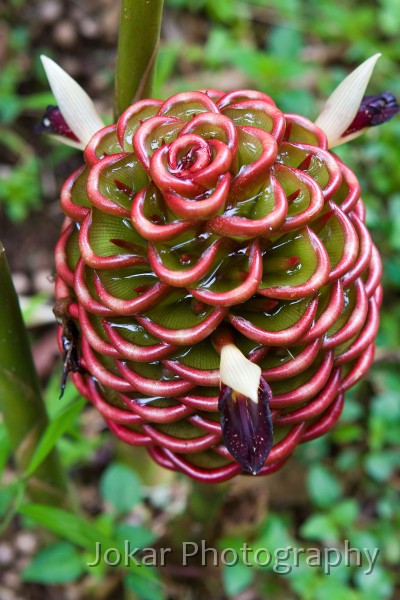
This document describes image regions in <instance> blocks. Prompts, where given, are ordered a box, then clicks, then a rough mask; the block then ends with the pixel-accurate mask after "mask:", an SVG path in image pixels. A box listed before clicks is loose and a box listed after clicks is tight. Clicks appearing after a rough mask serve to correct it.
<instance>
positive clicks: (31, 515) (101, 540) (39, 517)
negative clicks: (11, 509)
mask: <svg viewBox="0 0 400 600" xmlns="http://www.w3.org/2000/svg"><path fill="white" fill-rule="evenodd" d="M18 512H19V513H20V514H21V515H23V516H24V517H27V518H28V519H31V520H32V521H34V522H36V523H38V524H39V525H42V526H43V527H45V528H46V529H48V530H50V531H51V532H53V533H55V534H56V535H58V536H60V537H62V538H64V539H65V540H68V541H69V542H72V543H73V544H76V545H77V546H80V547H82V548H85V549H86V550H89V552H90V553H91V556H92V557H93V559H94V555H95V554H96V553H97V552H98V549H101V556H104V555H105V554H106V553H107V551H111V550H112V551H113V552H114V553H115V552H119V553H120V554H121V557H123V558H124V560H125V559H127V555H125V548H124V546H123V545H122V544H120V543H119V541H118V540H117V539H112V538H111V537H109V536H108V535H106V534H104V532H103V531H102V530H101V529H100V528H99V527H97V526H96V525H94V524H93V523H91V522H90V521H87V520H85V519H82V518H81V517H78V516H77V515H74V514H71V513H69V512H67V511H64V510H61V509H59V508H54V507H52V506H48V505H44V504H25V505H24V506H21V507H20V508H19V509H18ZM99 544H100V546H99ZM110 549H111V550H110ZM89 562H93V560H91V561H89ZM129 568H130V569H131V571H132V572H135V577H136V578H138V579H141V580H143V586H146V585H150V584H152V583H153V582H154V581H157V579H156V576H155V571H154V570H153V569H149V568H148V567H147V566H145V565H140V564H139V565H138V564H136V563H135V561H134V560H131V561H130V562H129Z"/></svg>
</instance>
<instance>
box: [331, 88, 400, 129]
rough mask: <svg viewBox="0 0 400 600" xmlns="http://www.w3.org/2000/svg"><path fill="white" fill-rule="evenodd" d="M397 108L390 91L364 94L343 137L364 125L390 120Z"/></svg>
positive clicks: (371, 125) (397, 110)
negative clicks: (370, 94) (373, 94)
mask: <svg viewBox="0 0 400 600" xmlns="http://www.w3.org/2000/svg"><path fill="white" fill-rule="evenodd" d="M399 110H400V107H399V105H398V104H397V100H396V98H395V97H394V96H393V94H391V93H390V92H385V93H384V94H378V95H376V96H364V98H363V99H362V102H361V105H360V108H359V110H358V112H357V114H356V116H355V118H354V120H353V121H352V122H351V123H350V125H349V127H348V128H347V129H346V131H345V132H344V133H343V137H344V136H346V135H349V134H350V133H354V132H355V131H360V130H361V129H364V128H365V127H373V126H374V125H380V124H381V123H385V121H390V119H391V118H392V117H393V116H394V115H395V114H397V113H398V112H399Z"/></svg>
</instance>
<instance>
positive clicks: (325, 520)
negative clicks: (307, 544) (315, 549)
mask: <svg viewBox="0 0 400 600" xmlns="http://www.w3.org/2000/svg"><path fill="white" fill-rule="evenodd" d="M338 534H339V532H338V528H337V526H336V523H335V522H334V521H333V520H332V519H331V518H330V517H329V516H327V515H323V514H315V515H311V517H309V518H308V519H307V520H306V521H305V523H303V525H302V526H301V528H300V535H301V536H302V537H303V538H305V539H306V540H320V541H321V542H327V541H329V542H330V541H335V540H337V538H338Z"/></svg>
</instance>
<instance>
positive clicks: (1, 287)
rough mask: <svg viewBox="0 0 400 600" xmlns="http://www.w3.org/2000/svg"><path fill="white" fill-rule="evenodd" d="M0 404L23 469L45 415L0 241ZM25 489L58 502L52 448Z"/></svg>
mask: <svg viewBox="0 0 400 600" xmlns="http://www.w3.org/2000/svg"><path fill="white" fill-rule="evenodd" d="M0 410H1V412H2V414H3V420H4V424H5V427H6V430H7V434H8V437H9V440H10V445H11V448H12V450H13V451H14V453H15V460H16V464H17V467H18V469H19V471H20V472H21V473H23V472H24V471H25V469H26V468H27V466H28V464H29V462H30V459H31V457H32V455H33V452H34V451H35V448H36V446H37V444H38V441H39V439H40V437H41V435H42V433H43V431H44V430H45V428H46V426H47V422H48V421H47V414H46V409H45V406H44V403H43V400H42V396H41V392H40V384H39V380H38V376H37V373H36V370H35V367H34V364H33V360H32V354H31V350H30V346H29V340H28V333H27V331H26V328H25V326H24V322H23V320H22V315H21V310H20V307H19V302H18V297H17V294H16V292H15V289H14V286H13V283H12V279H11V275H10V270H9V268H8V263H7V259H6V254H5V251H4V248H3V246H2V244H1V242H0ZM27 491H28V493H29V495H30V497H31V498H32V500H34V501H35V502H41V503H47V504H58V505H60V504H62V503H64V504H65V503H66V502H67V494H66V491H67V488H66V480H65V477H64V472H63V470H62V468H61V464H60V462H59V459H58V455H57V454H56V452H55V451H53V452H51V453H50V454H49V456H48V457H47V458H46V459H45V460H44V461H43V463H42V464H41V465H40V467H39V468H38V469H37V471H36V472H35V473H34V474H33V476H32V477H31V478H30V480H29V482H28V486H27Z"/></svg>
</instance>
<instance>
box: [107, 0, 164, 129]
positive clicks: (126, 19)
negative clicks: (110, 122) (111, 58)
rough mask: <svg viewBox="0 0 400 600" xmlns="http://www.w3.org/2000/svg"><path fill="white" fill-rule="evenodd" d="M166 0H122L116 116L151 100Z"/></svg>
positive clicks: (116, 85) (116, 78)
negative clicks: (138, 101)
mask: <svg viewBox="0 0 400 600" xmlns="http://www.w3.org/2000/svg"><path fill="white" fill-rule="evenodd" d="M162 9H163V0H122V2H121V18H120V25H119V37H118V55H117V66H116V74H115V107H114V111H115V117H117V118H118V116H119V115H120V114H121V113H122V112H123V111H124V110H125V109H126V108H128V106H130V105H131V104H132V103H133V102H135V101H137V100H141V99H142V98H150V97H151V93H152V87H153V79H154V65H155V61H156V56H157V49H158V42H159V38H160V28H161V18H162Z"/></svg>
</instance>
